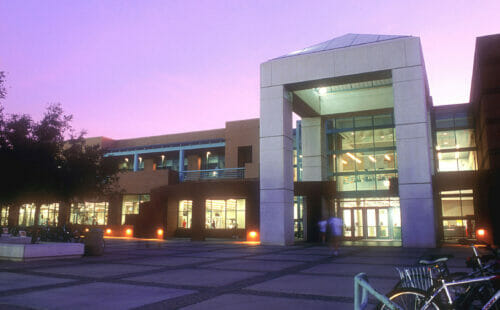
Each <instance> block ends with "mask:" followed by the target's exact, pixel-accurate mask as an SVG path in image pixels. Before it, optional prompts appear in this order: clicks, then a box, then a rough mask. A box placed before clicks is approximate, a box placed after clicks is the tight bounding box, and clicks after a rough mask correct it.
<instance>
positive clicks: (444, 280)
mask: <svg viewBox="0 0 500 310" xmlns="http://www.w3.org/2000/svg"><path fill="white" fill-rule="evenodd" d="M471 248H472V251H473V257H472V259H468V260H467V265H468V266H469V267H472V268H473V271H472V272H471V273H464V272H459V273H452V274H450V273H449V270H448V267H447V264H446V262H447V260H448V258H449V257H450V256H441V257H437V258H436V257H432V258H431V259H427V260H425V259H423V260H420V261H419V263H420V265H417V266H403V267H396V270H397V271H398V273H399V276H400V279H401V280H400V281H399V282H398V283H397V285H396V286H395V288H394V289H393V290H392V291H391V293H389V294H388V295H387V296H388V297H389V298H393V299H395V298H397V299H398V300H399V302H401V303H404V304H408V303H413V305H414V306H415V303H416V302H417V301H418V302H421V301H422V300H427V297H429V296H430V297H429V300H428V301H429V303H426V304H425V307H426V308H429V307H431V308H434V309H439V308H442V305H443V304H446V305H447V306H448V307H449V306H453V307H454V308H458V309H474V308H475V307H477V306H478V305H483V304H484V303H485V302H486V301H488V299H489V298H490V297H491V296H492V295H495V290H494V288H493V286H492V285H491V280H493V279H496V278H497V275H496V274H495V273H496V270H497V269H496V267H497V261H495V260H496V259H497V258H498V253H497V252H495V251H493V249H492V248H491V247H488V249H489V250H491V251H492V253H493V255H489V256H488V255H484V256H480V255H479V253H478V251H477V248H476V246H475V245H474V244H472V245H471ZM492 258H493V259H494V262H493V263H490V264H488V265H484V263H483V260H484V261H488V260H490V259H492ZM478 276H479V278H478ZM409 298H410V299H412V301H408V299H409ZM499 307H500V306H499ZM383 308H384V307H382V309H383Z"/></svg>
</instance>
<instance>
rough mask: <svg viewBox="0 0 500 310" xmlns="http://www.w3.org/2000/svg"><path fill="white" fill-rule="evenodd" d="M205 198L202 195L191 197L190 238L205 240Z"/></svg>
mask: <svg viewBox="0 0 500 310" xmlns="http://www.w3.org/2000/svg"><path fill="white" fill-rule="evenodd" d="M205 216H206V214H205V199H204V197H203V195H200V194H196V195H195V196H194V197H193V217H192V223H191V240H192V241H204V240H205Z"/></svg>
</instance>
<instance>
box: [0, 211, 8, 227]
mask: <svg viewBox="0 0 500 310" xmlns="http://www.w3.org/2000/svg"><path fill="white" fill-rule="evenodd" d="M7 225H9V207H8V206H2V207H0V226H7Z"/></svg>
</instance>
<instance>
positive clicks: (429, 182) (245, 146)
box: [0, 34, 500, 247]
mask: <svg viewBox="0 0 500 310" xmlns="http://www.w3.org/2000/svg"><path fill="white" fill-rule="evenodd" d="M499 49H500V36H499V35H495V36H487V37H481V38H478V40H477V44H476V55H475V60H474V73H473V82H472V90H471V102H470V103H465V104H456V105H451V106H438V107H433V105H432V98H431V96H430V94H429V87H428V83H427V76H426V71H425V64H424V61H423V54H422V48H421V44H420V39H419V38H418V37H412V36H383V35H359V34H347V35H344V36H341V37H338V38H334V39H332V40H329V41H326V42H323V43H320V44H317V45H315V46H312V47H309V48H305V49H301V50H298V51H296V52H293V53H290V54H288V55H285V56H282V57H278V58H275V59H271V60H269V61H267V62H264V63H263V64H262V65H261V78H260V86H261V89H260V94H261V100H260V119H251V120H244V121H234V122H227V123H226V126H225V128H222V129H215V130H207V131H199V132H189V133H182V134H173V135H162V136H154V137H144V138H135V139H123V140H113V139H109V138H104V137H98V138H90V139H88V140H87V143H89V144H98V145H99V146H100V147H101V148H103V149H104V150H105V151H106V156H113V157H115V158H117V160H118V162H119V167H120V170H121V172H120V174H119V184H118V185H119V188H120V191H119V192H117V193H116V194H114V195H112V196H109V197H101V198H91V199H89V200H88V201H84V202H79V203H74V204H71V205H64V204H60V203H57V202H54V203H51V204H45V205H42V206H41V209H40V215H39V216H38V218H35V205H34V204H30V203H28V204H23V205H20V206H2V207H0V211H1V212H0V225H2V226H7V225H9V226H16V225H19V226H23V227H25V226H32V225H34V224H35V223H37V224H39V225H47V226H56V225H61V224H63V223H70V224H73V225H79V226H82V227H90V226H98V227H102V228H105V231H106V234H107V235H110V236H138V237H148V238H150V237H186V238H191V239H192V240H204V239H205V238H212V237H213V238H239V239H248V240H260V241H261V242H262V243H263V244H278V245H287V244H291V243H293V242H295V241H296V240H306V241H316V240H317V239H318V227H317V225H316V223H317V222H318V221H319V220H321V219H322V218H327V217H330V216H333V215H336V216H338V217H341V218H342V219H343V223H344V229H343V235H344V239H345V240H346V241H347V244H349V242H351V243H354V242H357V241H359V240H362V241H375V243H374V244H386V245H402V246H405V247H435V246H436V245H437V244H439V243H441V242H456V241H457V240H460V239H474V238H477V237H478V236H477V235H476V230H477V229H478V228H484V229H485V231H486V232H487V233H486V237H488V238H489V240H490V241H492V240H493V239H494V236H495V234H498V229H497V230H495V225H494V223H495V219H498V216H499V214H498V208H497V207H494V206H496V205H498V202H500V200H499V196H498V195H499V194H498V188H500V185H499V184H500V181H499V179H500V178H499V177H498V176H499V173H498V169H499V167H498V165H499V159H498V154H500V152H499V149H500V147H499V145H498V141H499V140H498V137H499V136H500V126H499V125H498V124H499V122H498V119H500V112H499V111H500V109H499V106H498V105H499V104H500V103H499V101H500V100H499V98H500V97H499V95H498V94H499V91H498V89H500V82H499V79H498V74H499V72H500V67H499V66H498V63H500V60H499V58H498V57H499V55H500V52H499ZM293 113H295V114H296V115H298V116H299V117H300V118H301V119H300V121H297V122H296V124H295V126H294V124H293V122H292V115H293ZM294 127H295V128H294ZM497 185H498V187H496V186H497ZM160 231H161V235H160V234H159V232H160ZM495 240H497V241H496V242H498V236H497V237H496V239H495Z"/></svg>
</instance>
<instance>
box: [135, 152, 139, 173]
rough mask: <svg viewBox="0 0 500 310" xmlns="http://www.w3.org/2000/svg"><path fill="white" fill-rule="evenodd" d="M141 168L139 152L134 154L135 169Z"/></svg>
mask: <svg viewBox="0 0 500 310" xmlns="http://www.w3.org/2000/svg"><path fill="white" fill-rule="evenodd" d="M138 169H139V155H138V154H137V153H135V154H134V171H137V170H138Z"/></svg>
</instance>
